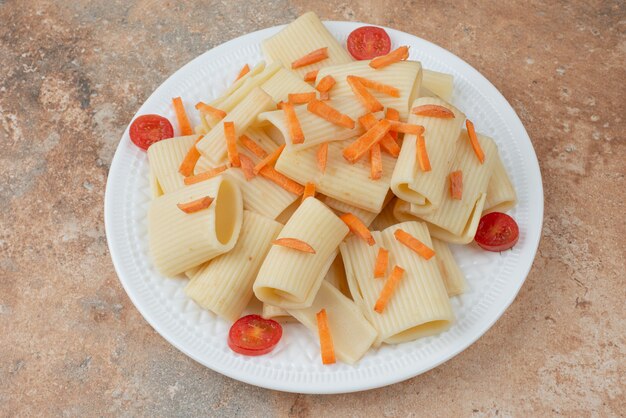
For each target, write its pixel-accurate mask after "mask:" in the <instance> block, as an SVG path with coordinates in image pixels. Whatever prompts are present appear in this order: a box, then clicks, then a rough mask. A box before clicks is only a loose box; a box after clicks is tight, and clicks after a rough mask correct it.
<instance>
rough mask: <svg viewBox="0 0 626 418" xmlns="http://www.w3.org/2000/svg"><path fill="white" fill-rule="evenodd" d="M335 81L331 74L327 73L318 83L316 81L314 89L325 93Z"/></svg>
mask: <svg viewBox="0 0 626 418" xmlns="http://www.w3.org/2000/svg"><path fill="white" fill-rule="evenodd" d="M335 83H337V81H335V79H334V78H333V76H332V75H327V76H326V77H324V78H322V79H321V80H320V82H319V83H317V87H315V89H316V90H317V91H319V92H320V93H327V92H328V91H329V90H330V89H331V88H333V86H334V85H335Z"/></svg>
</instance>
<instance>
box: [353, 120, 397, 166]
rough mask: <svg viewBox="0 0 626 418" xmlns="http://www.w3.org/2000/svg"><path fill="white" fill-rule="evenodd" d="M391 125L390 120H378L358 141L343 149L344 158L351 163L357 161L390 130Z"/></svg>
mask: <svg viewBox="0 0 626 418" xmlns="http://www.w3.org/2000/svg"><path fill="white" fill-rule="evenodd" d="M390 127H391V125H390V124H389V121H387V120H385V119H383V120H381V121H378V122H377V123H376V125H374V126H372V127H371V128H370V129H368V130H367V132H365V133H364V134H363V135H361V136H360V137H359V138H358V139H357V140H356V141H354V142H353V143H351V144H350V145H348V146H347V147H346V148H344V149H343V158H345V159H346V160H348V161H349V162H350V163H355V162H356V161H357V160H358V159H359V158H361V157H362V156H363V155H365V153H366V152H367V151H369V150H370V148H371V147H372V146H373V145H374V144H375V143H377V142H378V141H380V140H381V139H382V138H383V137H384V136H385V135H386V134H387V132H389V128H390Z"/></svg>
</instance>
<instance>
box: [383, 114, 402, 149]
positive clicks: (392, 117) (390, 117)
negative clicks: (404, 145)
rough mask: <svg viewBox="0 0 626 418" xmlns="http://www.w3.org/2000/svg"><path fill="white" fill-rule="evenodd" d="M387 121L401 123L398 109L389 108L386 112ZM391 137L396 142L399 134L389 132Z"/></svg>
mask: <svg viewBox="0 0 626 418" xmlns="http://www.w3.org/2000/svg"><path fill="white" fill-rule="evenodd" d="M385 119H387V120H395V121H400V112H398V111H397V110H396V109H394V108H393V107H388V108H387V110H386V111H385ZM389 135H390V136H391V137H392V138H393V139H394V140H395V141H397V140H398V133H397V132H389Z"/></svg>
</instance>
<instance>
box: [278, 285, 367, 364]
mask: <svg viewBox="0 0 626 418" xmlns="http://www.w3.org/2000/svg"><path fill="white" fill-rule="evenodd" d="M322 309H326V314H327V316H328V325H329V329H330V333H331V336H332V339H333V345H334V349H335V354H336V355H337V358H339V360H341V361H343V362H344V363H348V364H354V363H356V362H357V361H358V360H359V359H360V358H361V357H363V355H364V354H365V353H366V352H367V350H369V348H370V347H371V346H372V344H373V343H374V341H375V340H376V336H377V333H376V330H375V329H374V327H372V325H371V324H370V323H369V322H368V321H367V319H366V318H365V316H364V315H363V313H362V312H361V310H360V309H359V308H358V307H357V306H356V304H355V303H354V302H353V301H351V300H350V299H348V298H347V297H346V296H345V295H343V294H342V293H341V292H340V291H339V290H338V289H337V288H335V287H334V286H333V285H331V284H330V283H329V282H327V281H323V282H322V285H321V286H320V288H319V291H318V292H317V295H316V296H315V299H314V300H313V303H312V305H311V306H310V307H308V308H304V309H288V310H287V312H289V313H290V314H291V315H293V316H294V317H295V318H296V319H297V320H298V321H299V322H300V323H302V324H303V325H304V326H305V327H307V328H308V329H309V330H311V331H312V332H313V333H315V334H317V321H316V319H315V314H316V313H317V312H319V311H320V310H322Z"/></svg>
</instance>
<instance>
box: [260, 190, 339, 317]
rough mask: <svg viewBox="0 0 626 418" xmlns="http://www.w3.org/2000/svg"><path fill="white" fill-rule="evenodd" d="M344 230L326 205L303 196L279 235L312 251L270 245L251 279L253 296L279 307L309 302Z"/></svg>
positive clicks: (303, 306) (295, 305) (335, 252)
mask: <svg viewBox="0 0 626 418" xmlns="http://www.w3.org/2000/svg"><path fill="white" fill-rule="evenodd" d="M347 233H348V227H347V226H346V225H345V224H344V223H343V222H342V221H341V219H339V218H338V217H337V216H336V215H335V214H334V213H333V212H332V211H331V210H330V209H328V207H326V206H325V205H324V204H323V203H321V202H320V201H319V200H317V199H315V198H313V197H311V198H308V199H306V200H305V201H304V202H302V204H301V205H300V207H299V208H298V209H297V210H296V212H295V213H294V214H293V216H292V217H291V219H290V220H289V222H287V224H286V225H285V227H284V228H283V230H282V231H281V233H280V235H279V238H283V237H285V238H296V239H299V240H302V241H304V242H306V243H307V244H309V245H310V246H311V247H313V249H314V250H315V254H308V253H303V252H299V251H296V250H293V249H290V248H285V247H279V246H273V247H272V248H271V249H270V252H269V253H268V255H267V257H266V258H265V261H264V262H263V265H262V266H261V270H260V271H259V274H258V276H257V278H256V281H255V282H254V294H255V295H256V297H257V298H258V299H259V300H261V301H262V302H264V303H268V304H271V305H275V306H278V307H281V308H305V307H309V306H311V304H312V303H313V299H314V298H315V294H316V293H317V290H318V289H319V286H320V283H321V281H322V280H323V278H324V276H326V273H327V272H328V269H329V268H330V265H331V263H332V262H333V260H334V259H335V256H336V254H337V246H338V245H339V243H340V242H341V240H343V238H344V237H345V236H346V234H347Z"/></svg>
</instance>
